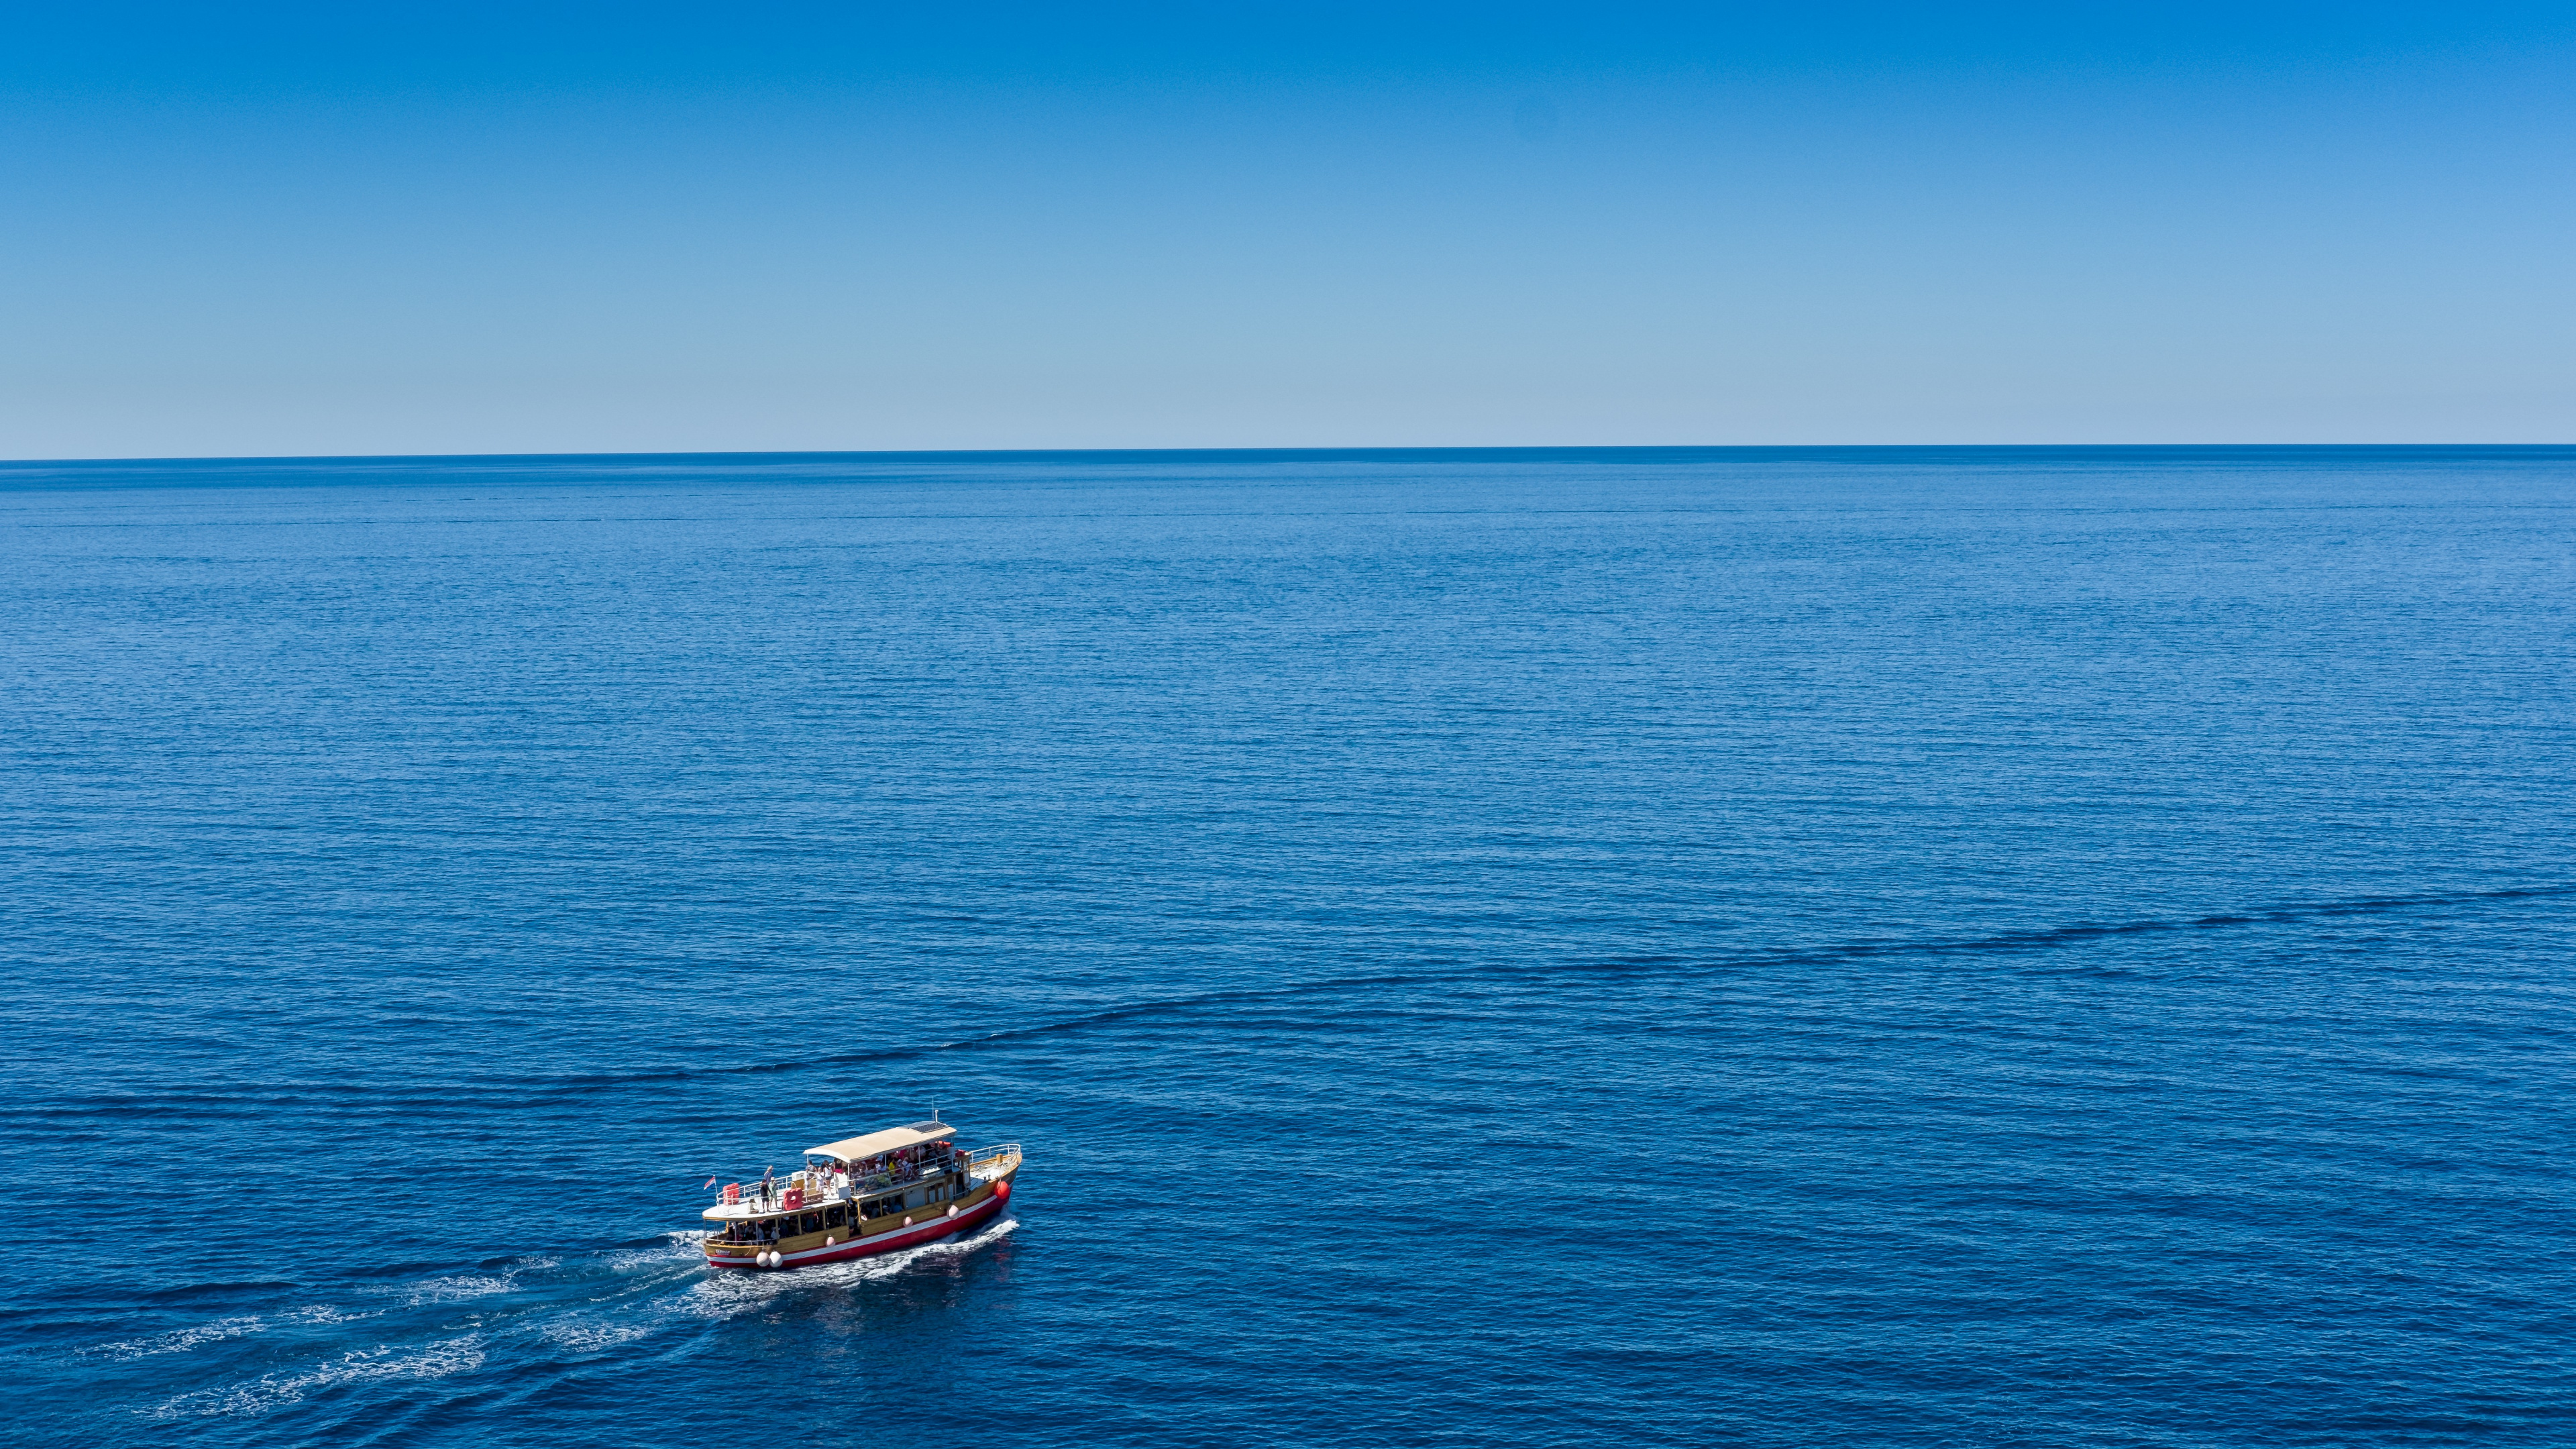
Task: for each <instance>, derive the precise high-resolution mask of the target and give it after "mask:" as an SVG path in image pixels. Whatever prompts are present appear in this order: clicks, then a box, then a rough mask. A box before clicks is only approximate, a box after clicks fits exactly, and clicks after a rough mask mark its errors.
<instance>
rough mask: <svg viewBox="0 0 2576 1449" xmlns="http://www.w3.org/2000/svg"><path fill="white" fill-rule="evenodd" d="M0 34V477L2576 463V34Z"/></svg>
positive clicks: (2108, 13) (2268, 25)
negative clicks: (2219, 454)
mask: <svg viewBox="0 0 2576 1449" xmlns="http://www.w3.org/2000/svg"><path fill="white" fill-rule="evenodd" d="M72 10H73V7H47V8H44V9H41V10H39V9H37V8H36V7H32V6H30V7H20V8H19V10H18V12H17V13H15V14H13V15H11V16H10V17H9V18H8V20H7V33H6V35H5V38H0V341H5V343H6V346H5V349H0V456H10V457H21V458H24V457H72V456H149V455H207V454H242V453H260V454H285V453H387V452H493V451H628V450H671V449H826V448H910V447H1091V446H1135V447H1153V446H1226V445H1242V446H1296V445H1398V444H1425V445H1471V444H1613V443H1870V442H1946V441H1964V442H2160V441H2210V442H2221V441H2255V442H2262V441H2351V442H2375V441H2422V442H2445V441H2568V440H2571V439H2576V7H2570V6H2566V5H2558V6H2552V7H2547V8H2545V9H2544V8H2542V7H2537V6H2533V7H2523V8H2519V9H2514V8H2484V9H2480V8H2475V7H2468V8H2461V7H2435V6H2427V5H2412V6H2405V7H2370V6H2358V7H2356V6H2333V7H2327V6H2317V7H2313V8H2307V9H2297V10H2292V9H2282V8H2263V7H2248V6H2243V5H2229V6H2197V7H2159V8H2136V9H2127V8H2115V7H2101V8H2094V9H2089V10H2082V11H2079V10H2077V9H2076V8H2074V7H2069V6H2063V5H2052V6H2045V7H2040V6H2034V7H2028V8H2023V9H1996V8H1989V9H1983V10H1961V9H1935V8H1931V7H1926V8H1924V9H1921V10H1896V9H1883V8H1875V7H1868V6H1842V7H1833V6H1794V7H1793V6H1772V7H1760V8H1739V9H1728V8H1723V7H1709V8H1701V9H1691V10H1678V9H1675V10H1666V9H1650V8H1617V7H1604V6H1584V7H1572V6H1567V7H1548V8H1539V7H1520V8H1514V7H1509V6H1496V5H1478V6H1474V7H1459V8H1453V9H1430V8H1414V9H1411V10H1407V11H1405V12H1403V13H1402V14H1401V15H1397V16H1393V17H1391V16H1390V15H1389V14H1388V13H1387V12H1385V11H1382V10H1380V9H1378V8H1375V7H1367V8H1360V7H1353V8H1347V9H1334V8H1330V7H1326V6H1321V5H1297V6H1275V7H1241V6H1228V7H1218V6H1206V7H1174V8H1168V9H1143V8H1122V9H1116V10H1095V11H1088V12H1082V13H1074V11H1072V10H1068V9H1060V8H1057V7H1027V8H1017V7H1011V6H992V5H985V6H975V7H962V6H961V7H955V8H953V9H950V10H947V11H945V12H943V13H940V14H936V15H929V14H926V13H925V9H924V7H918V6H905V7H869V6H857V5H841V6H831V7H811V8H795V7H757V6H752V7H738V8H730V9H728V8H723V7H713V6H709V7H703V8H701V9H692V10H680V9H656V8H654V7H651V6H617V7H607V6H603V7H599V8H597V9H595V10H586V11H584V10H572V9H564V8H552V9H548V8H542V7H524V6H514V7H507V8H494V9H484V8H480V7H477V6H475V5H471V4H464V5H444V6H422V7H418V8H417V9H416V10H415V11H414V12H413V13H411V14H410V15H409V16H392V17H388V16H385V15H379V14H375V13H372V12H371V11H370V8H369V7H361V6H352V5H346V4H342V5H336V6H333V7H330V8H328V9H320V8H316V9H309V10H295V9H266V10H260V9H256V8H249V7H243V8H234V7H221V6H206V7H191V8H190V9H189V10H186V11H181V10H176V9H163V8H160V7H156V6H151V5H140V6H127V7H122V8H116V9H113V10H109V9H107V8H104V7H102V8H100V9H99V10H98V11H97V12H96V13H93V14H90V15H86V16H75V15H73V14H72V13H71V12H72Z"/></svg>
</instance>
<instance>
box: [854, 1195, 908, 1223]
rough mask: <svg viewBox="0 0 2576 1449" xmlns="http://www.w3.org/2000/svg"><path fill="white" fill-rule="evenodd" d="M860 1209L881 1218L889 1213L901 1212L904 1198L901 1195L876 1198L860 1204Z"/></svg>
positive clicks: (870, 1215) (873, 1216)
mask: <svg viewBox="0 0 2576 1449" xmlns="http://www.w3.org/2000/svg"><path fill="white" fill-rule="evenodd" d="M859 1210H860V1211H861V1212H864V1213H866V1214H867V1215H868V1216H869V1217H872V1218H881V1217H884V1216H885V1215H886V1214H888V1213H899V1212H901V1211H903V1198H902V1197H901V1196H900V1195H897V1196H895V1197H881V1198H875V1199H872V1200H870V1201H868V1202H865V1203H862V1204H860V1206H859Z"/></svg>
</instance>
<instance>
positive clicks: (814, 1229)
mask: <svg viewBox="0 0 2576 1449" xmlns="http://www.w3.org/2000/svg"><path fill="white" fill-rule="evenodd" d="M799 1226H800V1227H802V1228H803V1229H804V1230H805V1231H806V1232H809V1233H819V1232H821V1231H823V1215H822V1214H821V1213H807V1214H806V1215H805V1221H804V1222H803V1223H801V1224H799Z"/></svg>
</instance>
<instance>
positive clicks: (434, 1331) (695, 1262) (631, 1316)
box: [87, 1217, 1019, 1420]
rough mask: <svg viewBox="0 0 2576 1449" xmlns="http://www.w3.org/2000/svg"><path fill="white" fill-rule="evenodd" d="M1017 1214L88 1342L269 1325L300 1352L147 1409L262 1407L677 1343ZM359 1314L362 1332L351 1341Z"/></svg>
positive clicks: (610, 1265) (406, 1287)
mask: <svg viewBox="0 0 2576 1449" xmlns="http://www.w3.org/2000/svg"><path fill="white" fill-rule="evenodd" d="M1018 1226H1019V1221H1018V1219H1016V1218H1011V1217H1005V1218H1003V1219H1002V1220H1001V1221H999V1222H996V1223H993V1224H991V1225H990V1226H987V1227H985V1228H983V1229H981V1230H979V1231H976V1232H974V1233H971V1234H966V1235H963V1236H961V1237H958V1238H953V1239H948V1240H945V1241H941V1242H936V1243H928V1244H924V1245H923V1246H921V1247H918V1248H907V1249H904V1250H902V1251H900V1252H893V1253H887V1254H884V1255H882V1256H879V1257H873V1258H861V1259H856V1260H853V1261H849V1262H842V1263H828V1264H821V1265H818V1266H815V1267H810V1268H800V1269H797V1270H795V1271H793V1272H785V1273H742V1272H720V1271H717V1270H714V1269H710V1268H708V1267H707V1266H706V1264H705V1258H704V1255H703V1253H702V1252H701V1250H700V1248H699V1237H698V1234H696V1233H694V1232H675V1233H672V1234H669V1235H668V1236H667V1238H665V1239H664V1240H662V1241H660V1242H656V1243H652V1244H649V1245H639V1244H630V1245H627V1246H622V1247H616V1248H608V1249H603V1250H600V1251H597V1252H592V1253H586V1254H578V1255H566V1256H565V1257H561V1258H530V1259H524V1260H521V1261H519V1262H515V1263H512V1264H509V1265H508V1266H507V1267H504V1268H500V1269H497V1270H489V1271H482V1272H463V1273H449V1274H442V1275H439V1276H436V1277H430V1278H424V1279H421V1280H419V1281H416V1282H413V1283H409V1284H402V1285H390V1286H388V1287H386V1288H385V1289H384V1290H382V1291H383V1292H384V1294H385V1295H386V1296H389V1297H395V1298H397V1299H398V1300H399V1306H397V1307H385V1308H373V1309H350V1308H339V1307H332V1306H328V1305H314V1306H311V1307H307V1308H303V1309H298V1310H295V1311H293V1312H288V1313H279V1314H270V1315H257V1314H237V1315H233V1316H229V1317H224V1318H217V1319H212V1320H209V1321H208V1322H206V1323H202V1324H198V1325H194V1326H192V1327H187V1328H180V1329H174V1330H171V1331H169V1332H166V1333H160V1334H155V1335H151V1336H149V1337H145V1338H137V1339H130V1340H125V1341H122V1342H118V1343H111V1344H101V1345H97V1346H95V1347H93V1348H91V1349H89V1350H87V1352H89V1353H91V1354H93V1355H95V1356H97V1357H100V1358H103V1359H106V1360H109V1361H112V1362H125V1361H130V1360H136V1359H143V1358H148V1357H154V1356H157V1355H165V1354H190V1353H195V1352H197V1351H199V1350H204V1349H210V1348H219V1347H220V1346H222V1345H226V1344H231V1345H233V1347H234V1349H235V1351H236V1352H237V1353H239V1352H242V1351H243V1350H247V1349H248V1348H249V1346H250V1345H249V1344H248V1343H247V1342H245V1340H250V1339H253V1338H258V1337H262V1336H265V1337H267V1338H269V1339H271V1340H278V1339H286V1340H289V1341H290V1342H292V1347H291V1348H289V1351H288V1356H290V1357H292V1358H294V1359H296V1360H298V1362H295V1363H292V1364H290V1365H289V1366H287V1367H281V1368H272V1369H269V1370H267V1371H265V1372H262V1373H258V1374H256V1375H252V1376H249V1377H239V1376H231V1377H227V1378H226V1381H223V1382H217V1383H212V1384H205V1385H201V1386H199V1387H195V1388H190V1389H187V1390H185V1391H183V1392H180V1393H177V1394H174V1395H170V1396H168V1397H166V1398H163V1399H161V1400H160V1401H159V1402H157V1403H154V1404H152V1405H150V1406H149V1407H147V1408H141V1409H139V1410H138V1412H140V1413H142V1414H143V1415H144V1416H145V1417H148V1418H151V1419H155V1420H181V1419H197V1418H208V1417H222V1418H255V1417H258V1416H260V1415H264V1414H269V1413H273V1412H275V1411H278V1410H281V1409H286V1408H290V1407H293V1406H296V1405H301V1404H307V1403H321V1402H324V1401H327V1400H329V1399H332V1398H334V1397H344V1396H354V1395H360V1394H363V1393H364V1392H365V1391H366V1390H367V1389H368V1388H369V1387H370V1386H382V1385H392V1384H403V1385H409V1384H417V1383H422V1382H427V1381H431V1380H438V1379H447V1378H453V1377H457V1376H459V1375H463V1376H467V1377H469V1378H470V1377H471V1376H473V1375H475V1374H477V1373H478V1372H479V1371H481V1370H483V1369H484V1368H485V1366H486V1365H487V1363H492V1362H501V1363H506V1364H508V1365H510V1366H511V1371H512V1373H513V1374H525V1373H527V1372H530V1371H531V1370H534V1371H537V1372H544V1371H545V1370H546V1369H547V1368H548V1367H549V1366H551V1367H553V1368H557V1369H571V1368H573V1367H575V1366H577V1365H580V1364H584V1363H588V1362H592V1361H595V1360H597V1359H599V1358H601V1357H602V1356H607V1355H621V1354H623V1355H633V1354H650V1353H652V1352H654V1351H655V1347H654V1345H655V1343H656V1341H657V1340H667V1341H668V1347H669V1349H670V1350H672V1351H678V1350H680V1349H682V1348H683V1347H684V1345H685V1344H686V1343H688V1342H691V1341H694V1339H695V1336H696V1334H697V1332H698V1331H700V1330H703V1329H704V1328H705V1327H706V1326H708V1325H709V1324H711V1323H715V1322H721V1321H724V1320H728V1319H732V1318H736V1317H739V1316H742V1315H744V1314H749V1313H756V1312H761V1311H765V1310H771V1309H774V1308H775V1307H776V1306H777V1305H779V1304H780V1303H781V1302H782V1301H784V1300H788V1299H791V1298H795V1297H821V1296H824V1295H830V1294H836V1293H842V1294H846V1293H849V1292H852V1291H857V1290H864V1289H866V1288H867V1287H868V1286H869V1285H872V1284H878V1283H882V1282H885V1281H887V1280H898V1279H900V1278H902V1277H903V1275H904V1274H905V1273H907V1272H908V1271H912V1270H915V1269H918V1268H921V1267H925V1266H930V1265H935V1264H940V1263H944V1262H949V1261H953V1260H960V1259H965V1258H968V1257H970V1256H972V1255H973V1254H975V1253H976V1252H978V1251H979V1250H981V1249H983V1248H986V1247H988V1246H990V1245H992V1244H994V1243H996V1242H999V1241H1000V1240H1002V1239H1003V1238H1005V1237H1007V1236H1009V1235H1010V1233H1011V1232H1012V1231H1013V1230H1014V1229H1016V1228H1017V1227H1018ZM352 1328H357V1329H358V1330H359V1332H360V1333H361V1334H362V1335H363V1341H357V1342H352V1341H351V1333H350V1330H351V1329H352ZM297 1340H300V1342H296V1341H297ZM276 1346H277V1347H285V1346H286V1345H276ZM298 1349H300V1350H301V1351H300V1352H297V1351H295V1350H298ZM245 1356H247V1355H245ZM226 1367H227V1365H225V1364H223V1363H222V1362H219V1361H217V1362H209V1363H208V1364H207V1365H206V1369H207V1370H208V1372H209V1374H210V1376H222V1375H223V1374H224V1370H225V1368H226Z"/></svg>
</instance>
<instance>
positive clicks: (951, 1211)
mask: <svg viewBox="0 0 2576 1449" xmlns="http://www.w3.org/2000/svg"><path fill="white" fill-rule="evenodd" d="M948 1215H949V1216H950V1217H952V1218H953V1217H955V1216H957V1204H955V1203H950V1204H949V1205H948Z"/></svg>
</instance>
